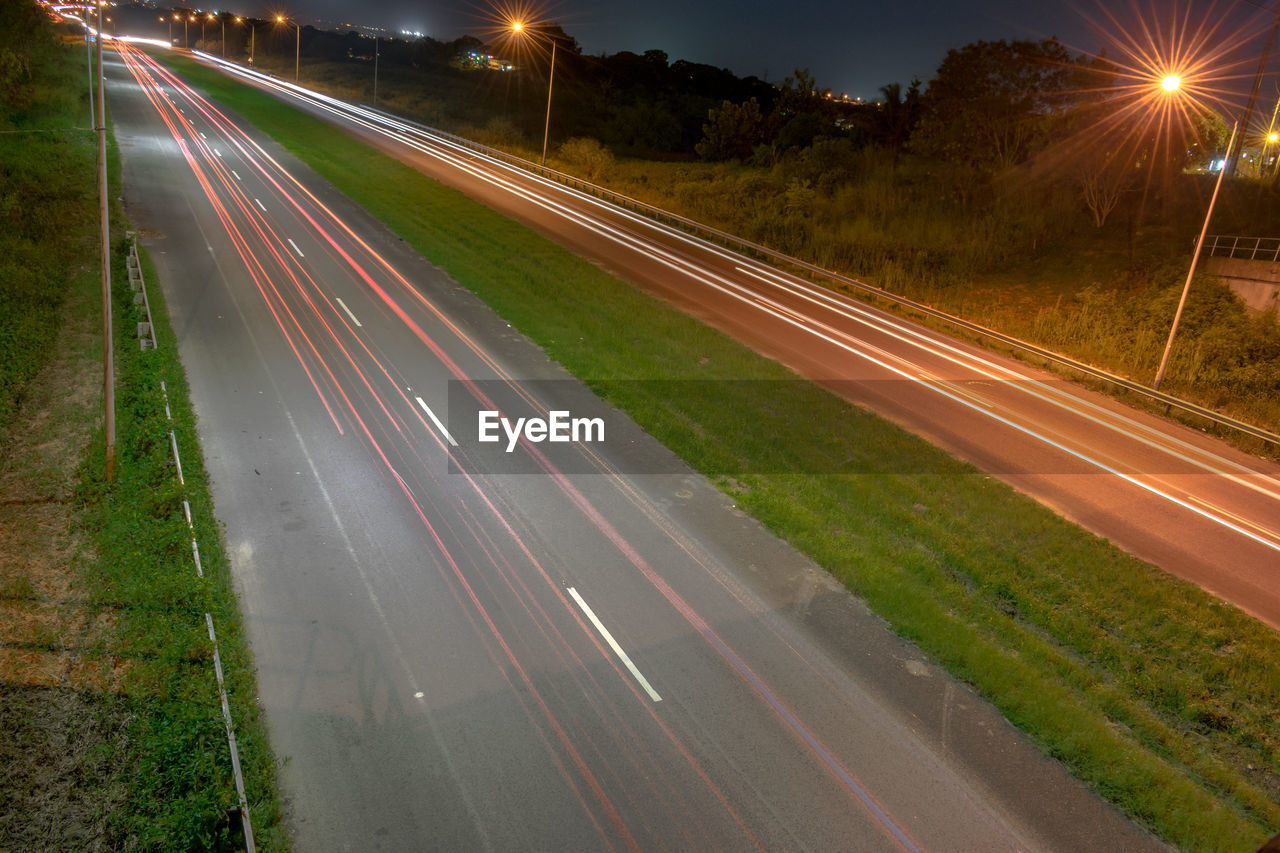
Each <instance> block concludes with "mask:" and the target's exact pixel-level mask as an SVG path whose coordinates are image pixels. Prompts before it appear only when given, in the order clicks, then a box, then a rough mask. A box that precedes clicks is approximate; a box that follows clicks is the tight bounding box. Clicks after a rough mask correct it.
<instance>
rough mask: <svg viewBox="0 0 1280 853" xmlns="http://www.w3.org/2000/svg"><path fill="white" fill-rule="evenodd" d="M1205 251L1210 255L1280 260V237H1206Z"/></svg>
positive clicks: (1257, 259)
mask: <svg viewBox="0 0 1280 853" xmlns="http://www.w3.org/2000/svg"><path fill="white" fill-rule="evenodd" d="M1204 243H1205V246H1204V248H1205V251H1206V252H1208V253H1209V256H1210V257H1217V258H1237V259H1240V260H1246V261H1272V262H1275V261H1280V237H1233V236H1226V235H1216V236H1212V237H1205V238H1204Z"/></svg>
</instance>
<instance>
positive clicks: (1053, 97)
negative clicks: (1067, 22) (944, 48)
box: [911, 39, 1073, 170]
mask: <svg viewBox="0 0 1280 853" xmlns="http://www.w3.org/2000/svg"><path fill="white" fill-rule="evenodd" d="M1072 67H1073V64H1072V62H1071V56H1070V54H1069V53H1068V52H1067V50H1066V48H1064V47H1063V46H1062V45H1061V44H1059V43H1058V41H1057V40H1056V39H1045V40H1043V41H1038V42H1031V41H1015V42H1007V41H997V42H986V41H980V42H976V43H974V44H970V45H966V46H964V47H962V48H958V49H955V50H950V51H948V52H947V55H946V58H945V59H943V60H942V64H941V65H940V66H939V67H938V72H937V76H935V77H934V79H933V80H932V81H931V82H930V83H929V90H928V92H927V93H926V94H925V98H924V112H923V115H922V116H921V118H920V123H919V125H917V127H916V129H915V132H914V133H913V134H912V137H911V145H912V147H913V148H914V149H915V150H916V151H917V152H919V153H920V154H923V155H925V156H929V157H937V158H940V159H944V160H950V161H954V162H959V163H963V164H966V165H969V166H974V167H978V168H980V169H985V170H999V169H1007V168H1009V167H1010V166H1013V165H1015V164H1017V163H1021V162H1022V161H1024V160H1026V159H1027V158H1028V157H1030V156H1031V155H1032V154H1034V153H1036V152H1037V151H1038V150H1039V149H1040V148H1041V147H1042V146H1043V145H1044V144H1045V143H1046V141H1047V140H1048V139H1049V138H1050V137H1051V133H1052V130H1053V128H1054V125H1055V121H1056V120H1057V119H1059V118H1060V116H1061V114H1062V111H1063V109H1064V107H1065V106H1066V105H1067V104H1068V102H1069V92H1070V91H1071V81H1072Z"/></svg>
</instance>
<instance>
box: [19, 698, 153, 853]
mask: <svg viewBox="0 0 1280 853" xmlns="http://www.w3.org/2000/svg"><path fill="white" fill-rule="evenodd" d="M129 722H130V719H129V717H128V714H127V711H126V709H125V707H124V702H123V701H122V700H120V699H119V698H117V697H115V696H112V695H110V694H103V693H98V692H93V691H83V690H69V689H66V688H57V687H53V688H42V687H15V686H12V685H0V731H3V732H4V733H5V734H4V737H3V738H0V802H3V803H4V806H3V808H0V850H45V851H62V850H65V851H96V850H107V849H110V848H111V844H110V843H109V842H108V832H107V818H108V816H109V815H110V814H111V813H112V812H113V811H114V810H116V809H118V808H120V807H121V806H122V805H124V798H125V787H124V785H123V784H121V781H120V779H121V768H120V767H119V765H118V762H119V760H120V757H121V756H122V755H123V754H125V753H126V752H127V749H126V745H127V742H128V738H127V732H128V726H129Z"/></svg>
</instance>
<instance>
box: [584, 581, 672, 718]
mask: <svg viewBox="0 0 1280 853" xmlns="http://www.w3.org/2000/svg"><path fill="white" fill-rule="evenodd" d="M569 594H570V595H571V596H573V600H574V601H576V602H578V606H579V607H580V608H582V612H583V613H585V614H586V615H587V618H588V619H590V620H591V624H592V625H595V626H596V630H597V631H599V632H600V636H602V637H604V639H605V642H606V643H608V644H609V648H611V649H613V653H614V654H616V655H617V656H618V659H619V660H621V661H622V662H623V663H624V664H625V665H626V667H627V669H629V670H630V671H631V674H632V675H634V676H635V679H636V681H638V682H640V686H641V687H643V688H644V692H645V693H648V694H649V698H650V699H652V700H653V701H655V702H661V701H662V697H661V696H659V695H658V691H656V690H654V689H653V687H652V686H651V685H650V684H649V680H648V679H647V678H645V677H644V675H643V674H641V672H640V670H639V669H637V668H636V665H635V664H634V663H632V662H631V658H629V657H627V653H626V652H624V651H623V650H622V646H620V645H618V641H617V640H615V639H614V638H613V635H612V634H610V633H609V629H608V628H606V627H605V626H604V625H603V624H601V622H600V620H599V619H598V618H597V617H596V614H595V612H594V611H593V610H592V609H591V608H590V607H589V606H587V603H586V602H585V601H583V600H582V596H580V595H578V591H577V590H576V589H574V588H573V587H569Z"/></svg>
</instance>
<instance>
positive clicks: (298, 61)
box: [276, 15, 302, 83]
mask: <svg viewBox="0 0 1280 853" xmlns="http://www.w3.org/2000/svg"><path fill="white" fill-rule="evenodd" d="M276 23H278V24H283V23H286V21H285V17H284V15H276ZM293 26H294V28H295V29H296V30H297V31H298V38H297V43H296V44H295V45H294V51H293V82H295V83H297V82H298V79H299V78H298V72H299V71H300V69H301V68H302V25H301V24H299V23H298V22H297V21H294V22H293Z"/></svg>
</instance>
